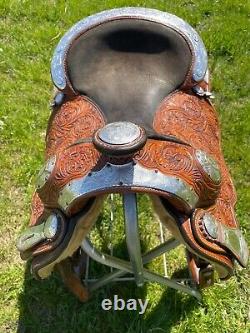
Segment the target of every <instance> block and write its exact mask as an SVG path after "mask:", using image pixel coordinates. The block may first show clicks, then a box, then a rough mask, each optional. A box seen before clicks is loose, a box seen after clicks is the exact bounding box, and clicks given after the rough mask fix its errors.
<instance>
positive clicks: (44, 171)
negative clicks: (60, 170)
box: [36, 155, 56, 189]
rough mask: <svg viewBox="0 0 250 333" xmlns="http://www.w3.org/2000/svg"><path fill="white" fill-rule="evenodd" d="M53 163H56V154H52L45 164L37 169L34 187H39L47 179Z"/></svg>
mask: <svg viewBox="0 0 250 333" xmlns="http://www.w3.org/2000/svg"><path fill="white" fill-rule="evenodd" d="M55 164H56V156H55V155H54V156H52V157H50V158H49V159H48V160H47V161H46V163H45V165H44V166H43V167H42V169H41V170H40V171H39V173H38V176H37V180H36V189H39V188H41V187H43V186H44V185H45V183H46V182H47V180H48V179H49V176H50V175H51V173H52V172H53V169H54V167H55Z"/></svg>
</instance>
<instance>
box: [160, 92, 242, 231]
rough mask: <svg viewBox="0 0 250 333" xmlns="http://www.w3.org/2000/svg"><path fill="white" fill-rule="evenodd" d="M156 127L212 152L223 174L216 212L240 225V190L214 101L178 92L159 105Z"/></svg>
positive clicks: (219, 216) (224, 218) (223, 219)
mask: <svg viewBox="0 0 250 333" xmlns="http://www.w3.org/2000/svg"><path fill="white" fill-rule="evenodd" d="M154 128H155V130H156V131H157V132H158V133H160V134H165V135H173V136H176V137H178V138H180V139H182V140H183V141H185V142H187V143H189V144H190V145H191V146H192V147H193V148H194V149H202V150H204V151H206V152H208V153H209V154H210V155H211V156H212V157H213V158H214V159H215V161H216V162H217V163H218V165H219V167H220V172H221V178H222V181H221V188H220V191H219V194H218V198H217V200H216V205H217V207H216V208H215V215H216V217H218V218H219V220H220V222H221V223H224V224H226V225H228V226H231V227H237V226H238V223H237V221H236V219H235V216H234V209H233V208H234V205H235V202H236V193H235V189H234V186H233V183H232V180H231V177H230V174H229V171H228V169H227V166H226V163H225V160H224V158H223V154H222V150H221V144H220V130H219V122H218V117H217V114H216V111H215V110H214V108H213V107H212V105H211V104H210V103H209V102H208V101H207V100H206V99H204V98H199V97H197V96H196V95H190V94H187V93H184V92H182V91H178V92H175V93H173V94H172V95H169V96H168V97H166V98H165V100H164V101H163V102H162V103H161V105H160V106H159V108H158V110H157V112H156V114H155V119H154Z"/></svg>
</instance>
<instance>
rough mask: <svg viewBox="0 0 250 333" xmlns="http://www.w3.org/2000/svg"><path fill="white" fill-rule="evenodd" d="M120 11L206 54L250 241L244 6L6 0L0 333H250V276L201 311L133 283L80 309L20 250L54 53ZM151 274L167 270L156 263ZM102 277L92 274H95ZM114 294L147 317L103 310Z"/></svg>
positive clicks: (1, 1)
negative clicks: (178, 31)
mask: <svg viewBox="0 0 250 333" xmlns="http://www.w3.org/2000/svg"><path fill="white" fill-rule="evenodd" d="M123 6H142V7H153V8H158V9H160V10H163V11H167V12H170V13H173V14H176V15H178V16H180V17H182V18H183V19H185V20H186V21H188V22H189V23H190V24H191V25H192V26H193V27H194V28H196V29H197V31H198V32H199V33H200V35H201V36H202V38H203V41H204V43H205V45H206V47H207V50H208V53H209V66H210V71H211V75H212V83H213V92H214V94H215V97H216V98H215V101H214V103H215V106H216V108H217V110H218V113H219V117H220V121H221V127H222V144H223V151H224V155H225V158H226V161H227V163H228V166H229V169H230V172H231V175H232V177H233V179H234V184H235V186H236V189H237V194H238V203H237V207H236V212H237V217H238V220H239V222H240V224H241V227H242V230H243V232H244V234H245V236H246V238H247V239H248V242H249V241H250V237H249V229H248V226H249V212H250V191H249V179H250V172H249V170H250V168H249V166H250V151H249V147H250V135H249V134H250V112H249V107H250V105H249V104H250V103H249V98H248V93H249V82H250V77H249V73H250V68H249V40H250V38H249V37H250V36H249V31H250V29H249V28H250V26H249V17H248V16H249V11H250V6H248V7H247V2H246V1H240V0H221V1H211V0H195V1H192V0H186V1H184V0H175V1H171V0H170V1H122V0H121V1H119V0H107V1H85V0H82V1H78V0H72V1H53V0H46V1H42V0H38V1H35V0H33V1H18V0H15V1H12V0H7V1H5V0H0V84H1V89H0V148H1V149H0V163H1V182H0V333H5V332H7V333H10V332H18V333H57V332H58V333H59V332H63V333H70V332H72V333H73V332H74V333H78V332H79V333H83V332H84V333H90V332H91V333H92V332H93V333H106V332H112V333H117V332H119V333H123V332H124V333H125V332H126V333H141V332H142V333H150V332H172V333H177V332H188V333H189V332H190V333H192V332H203V333H206V332H213V333H224V332H225V333H234V332H239V333H243V332H249V329H250V325H249V320H250V318H249V317H250V315H249V299H250V295H249V290H250V283H249V280H250V279H249V274H248V273H249V270H248V271H247V270H241V269H239V270H238V271H237V274H236V276H235V277H233V278H232V279H230V280H229V281H227V282H220V281H216V283H215V286H214V287H213V288H210V289H208V290H205V291H204V292H203V295H204V297H203V302H202V303H198V301H196V300H195V299H193V298H191V297H189V296H186V295H183V294H182V293H180V292H175V291H173V290H170V289H166V288H163V287H161V286H159V285H155V284H147V285H145V286H144V287H143V288H141V289H137V288H135V287H134V285H133V284H131V283H127V284H125V285H122V284H114V285H110V286H108V287H106V288H104V289H101V290H98V291H97V292H95V294H94V295H93V297H92V299H91V301H90V302H89V303H87V304H80V303H79V302H78V301H77V300H76V299H75V298H74V297H73V296H71V295H70V294H69V293H68V292H67V290H65V288H64V286H63V285H62V283H61V282H60V280H59V278H58V277H57V276H56V275H53V276H52V277H51V278H49V279H48V280H45V281H43V282H39V281H35V280H34V279H33V278H32V276H31V275H30V273H29V267H28V265H26V264H25V263H23V262H22V261H21V259H20V258H19V255H18V253H17V251H16V249H15V240H16V237H17V235H18V234H19V233H20V232H21V231H22V230H23V229H24V226H25V225H27V223H28V220H29V214H30V208H29V204H30V200H31V195H32V191H33V188H34V181H35V177H36V175H37V172H38V170H39V169H40V167H41V166H42V163H43V150H44V136H45V130H46V124H47V120H48V117H49V114H50V109H49V102H50V99H51V95H52V84H51V80H50V72H49V68H50V59H51V56H52V53H53V50H54V47H55V46H56V44H57V43H58V41H59V39H60V38H61V37H62V35H63V33H64V32H65V31H66V30H68V29H69V28H70V27H71V26H72V24H74V23H75V22H76V21H78V20H80V19H82V18H83V17H85V16H88V15H90V14H93V13H96V12H98V11H102V10H104V9H109V8H114V7H123ZM115 200H116V202H118V203H119V199H118V198H116V199H115ZM140 203H141V205H140V207H141V208H140V219H141V221H142V222H141V223H142V224H141V228H142V231H143V234H144V235H145V236H143V237H144V238H143V239H142V242H143V245H144V247H145V248H149V246H150V244H153V243H154V241H155V239H154V238H153V236H152V237H151V236H150V235H151V232H150V230H151V227H150V226H151V224H150V221H152V220H154V219H155V217H154V215H153V214H152V213H151V210H150V208H149V205H148V202H147V199H146V198H144V197H141V198H140ZM107 208H108V204H107V206H106V209H105V210H104V212H103V215H102V221H101V220H99V222H98V225H97V229H96V230H95V234H94V236H95V237H96V238H97V239H99V240H100V239H101V236H100V235H101V234H102V231H104V230H105V226H107V223H108V219H109V216H108V210H107ZM120 209H121V207H120V206H119V209H118V210H117V212H116V215H115V218H116V221H117V224H116V229H117V232H116V237H115V246H116V248H117V251H120V252H121V253H123V248H122V246H121V245H120V243H122V242H123V238H122V237H121V233H119V228H120V226H121V221H120V220H121V218H120ZM247 229H248V230H247ZM247 233H248V237H247ZM182 252H183V250H182V249H178V250H176V251H174V252H173V253H171V254H170V255H169V256H168V257H167V259H171V264H170V268H169V272H170V273H172V272H174V271H178V272H179V271H180V269H182V268H183V260H181V263H180V260H179V257H180V256H181V255H182V254H183V253H182ZM152 267H153V268H155V269H162V267H161V265H160V261H159V260H158V261H156V262H155V263H154V264H153V265H152ZM98 269H99V268H98V266H96V267H94V271H95V272H96V271H97V270H98ZM114 294H118V295H119V296H121V297H123V298H125V299H128V298H131V297H132V298H143V299H145V298H148V299H149V305H148V308H147V311H146V312H145V314H144V315H143V316H140V315H139V314H138V312H133V311H121V312H119V311H117V312H113V311H103V310H102V309H101V301H102V300H103V298H106V297H110V298H111V297H112V295H114Z"/></svg>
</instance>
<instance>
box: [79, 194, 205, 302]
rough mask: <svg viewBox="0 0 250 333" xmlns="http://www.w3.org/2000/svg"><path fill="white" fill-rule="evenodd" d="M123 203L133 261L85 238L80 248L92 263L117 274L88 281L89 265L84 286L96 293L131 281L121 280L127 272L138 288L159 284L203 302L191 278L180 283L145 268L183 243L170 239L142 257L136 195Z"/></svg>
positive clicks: (128, 242) (130, 253)
mask: <svg viewBox="0 0 250 333" xmlns="http://www.w3.org/2000/svg"><path fill="white" fill-rule="evenodd" d="M123 204H124V216H125V229H126V241H127V248H128V252H129V257H130V262H128V261H125V260H121V259H119V258H116V257H114V256H111V255H107V254H103V253H101V252H99V251H98V250H96V249H95V247H94V246H93V244H92V243H91V241H90V240H89V239H88V238H85V239H84V240H83V242H82V245H81V247H82V249H83V250H84V252H85V253H86V254H87V255H88V256H89V257H90V258H92V259H93V260H95V261H97V262H99V263H101V264H103V265H106V266H109V267H112V268H115V271H111V273H110V274H107V275H105V276H103V277H102V278H100V279H89V278H88V276H89V272H88V268H89V266H88V265H87V269H86V275H85V284H86V285H87V286H88V289H89V290H90V292H93V291H94V290H96V289H98V288H100V287H102V286H104V285H106V284H108V283H110V282H113V281H131V278H130V277H128V278H121V277H122V276H123V275H125V274H126V273H132V274H133V275H134V278H132V280H135V282H136V285H137V286H138V287H141V286H143V284H144V281H151V282H157V283H160V284H162V285H165V286H167V287H170V288H173V289H176V290H180V291H183V292H185V293H187V294H189V295H192V296H194V297H196V298H197V299H198V300H201V294H200V292H199V291H198V289H197V286H196V283H195V281H192V280H191V279H178V280H174V279H169V278H167V277H166V276H165V277H163V276H161V275H159V274H156V273H152V272H150V271H149V270H147V269H145V268H144V267H143V265H145V264H147V263H149V262H150V261H152V260H153V259H155V258H157V257H159V256H161V255H163V254H165V253H166V252H168V251H170V250H172V249H174V248H176V247H177V246H178V245H180V242H179V241H178V240H176V239H175V238H171V239H169V240H167V241H165V242H163V243H162V244H160V245H159V246H157V247H155V248H154V249H152V250H150V251H149V252H147V253H146V254H144V255H143V256H142V255H141V247H140V236H139V229H138V221H137V200H136V194H134V193H130V194H123ZM164 264H165V263H164ZM164 271H166V267H165V265H164ZM183 282H184V283H187V282H188V283H189V285H190V286H187V285H185V284H183Z"/></svg>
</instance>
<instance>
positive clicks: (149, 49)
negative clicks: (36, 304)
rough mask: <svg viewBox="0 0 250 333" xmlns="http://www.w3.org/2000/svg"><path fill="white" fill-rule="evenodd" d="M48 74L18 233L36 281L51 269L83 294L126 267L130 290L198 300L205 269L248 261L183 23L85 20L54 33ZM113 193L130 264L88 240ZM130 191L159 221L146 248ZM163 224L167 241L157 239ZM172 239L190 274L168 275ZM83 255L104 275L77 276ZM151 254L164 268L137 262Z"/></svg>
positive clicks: (197, 45)
mask: <svg viewBox="0 0 250 333" xmlns="http://www.w3.org/2000/svg"><path fill="white" fill-rule="evenodd" d="M51 77H52V81H53V84H54V86H55V88H56V93H55V97H54V100H53V103H52V113H51V116H50V118H49V121H48V128H47V132H46V149H45V158H46V161H45V164H44V166H43V168H42V169H41V171H40V172H39V175H38V179H37V184H36V190H35V192H34V196H33V199H32V214H31V220H30V225H29V227H28V228H27V230H25V231H24V233H23V234H22V235H21V236H20V237H19V239H18V241H17V248H18V250H19V251H20V253H21V257H22V258H23V259H24V260H28V259H29V260H31V270H32V273H33V274H34V276H35V277H36V278H38V279H45V278H47V277H49V276H50V275H51V273H52V272H54V271H58V272H59V273H60V275H61V277H62V279H63V281H64V283H65V284H66V285H67V286H68V288H69V289H70V290H71V291H72V292H73V293H74V294H75V295H76V296H77V297H78V299H80V300H81V301H87V300H88V298H89V291H94V290H95V289H97V288H99V287H101V286H103V285H105V284H107V283H108V282H111V281H117V280H118V281H126V280H128V279H129V280H131V277H130V275H131V274H132V275H133V277H132V279H133V280H135V282H136V284H137V285H138V286H142V285H143V283H144V282H145V281H153V282H158V283H161V284H163V285H165V286H168V287H171V288H174V289H177V290H180V291H183V292H186V293H188V294H190V295H193V296H195V297H196V298H197V299H200V298H201V294H200V291H199V290H200V289H201V288H203V287H208V286H211V285H212V284H213V281H214V271H217V273H218V276H219V278H220V279H224V280H225V279H228V278H230V277H231V276H232V275H233V274H234V270H235V268H236V264H237V263H238V264H240V265H241V266H242V267H246V265H247V261H248V248H247V244H246V242H245V240H244V237H243V234H242V233H241V231H240V227H239V224H238V222H237V220H236V217H235V213H234V206H235V204H236V192H235V189H234V185H233V182H232V179H231V177H230V174H229V171H228V169H227V166H226V163H225V160H224V157H223V153H222V150H221V140H220V126H219V122H218V116H217V113H216V110H215V109H214V106H213V105H212V102H211V97H212V94H211V92H210V88H211V86H210V78H209V71H208V61H207V53H206V49H205V46H204V44H203V42H202V40H201V38H200V36H199V35H198V34H197V32H196V31H195V30H194V29H193V28H192V27H191V26H190V25H189V24H188V23H187V22H185V21H183V20H182V19H181V18H179V17H176V16H175V15H172V14H169V13H164V12H161V11H158V10H154V9H148V8H120V9H119V8H118V9H113V10H108V11H104V12H101V13H97V14H95V15H92V16H90V17H87V18H85V19H83V20H81V21H79V22H77V23H76V24H75V25H74V26H73V27H72V28H71V29H70V30H69V31H68V32H66V34H65V35H64V36H63V37H62V39H61V40H60V41H59V43H58V45H57V47H56V49H55V52H54V55H53V58H52V62H51ZM114 193H119V194H121V195H122V197H123V207H124V221H125V234H126V242H127V250H128V254H129V258H130V260H129V261H126V260H121V259H119V258H116V257H115V256H114V254H113V252H112V251H111V253H110V254H109V255H108V254H104V253H100V252H99V251H98V250H97V249H96V248H95V247H94V245H92V244H91V242H90V240H89V239H88V235H89V234H90V231H91V230H92V229H93V227H94V224H95V221H96V220H97V218H98V216H99V215H100V212H101V210H102V207H103V203H104V201H105V198H106V197H107V196H108V195H111V196H112V195H113V194H114ZM138 193H144V194H146V195H148V197H149V198H150V200H151V201H152V204H153V209H154V211H155V212H156V214H157V215H158V217H159V220H160V222H161V224H160V228H161V240H162V243H161V244H160V245H159V246H157V247H156V248H154V249H152V250H151V251H149V252H148V253H146V254H144V255H142V254H141V247H140V237H139V230H138V221H137V201H136V198H137V197H136V195H137V194H138ZM162 226H164V227H166V228H167V229H168V231H169V232H170V233H171V234H172V236H173V238H171V239H169V240H167V241H164V237H163V229H162ZM111 227H112V226H111ZM179 244H182V245H184V247H185V250H186V258H187V265H188V270H189V272H190V280H189V281H187V280H185V279H184V280H182V281H181V280H173V279H172V280H171V279H170V278H168V277H167V276H166V257H165V253H166V252H167V251H170V250H171V249H173V248H175V247H176V246H178V245H179ZM81 252H83V253H85V255H86V254H87V255H88V256H89V257H90V258H92V259H93V260H96V261H98V262H100V263H101V264H104V265H107V266H110V267H111V268H112V271H111V272H110V273H109V274H108V275H106V276H104V277H102V278H100V279H98V280H94V281H93V280H92V279H90V278H89V276H88V267H87V270H86V272H85V283H83V280H82V272H83V271H84V269H85V267H84V266H85V263H84V261H83V260H81V259H82V257H81V256H79V253H81ZM160 255H163V260H164V270H165V276H162V275H160V274H157V273H153V272H151V271H149V270H148V269H146V268H145V264H146V263H148V262H150V261H151V260H153V259H154V258H156V257H158V256H160ZM87 266H88V261H87ZM127 275H129V277H127ZM86 285H87V286H88V287H89V288H87V287H86Z"/></svg>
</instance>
